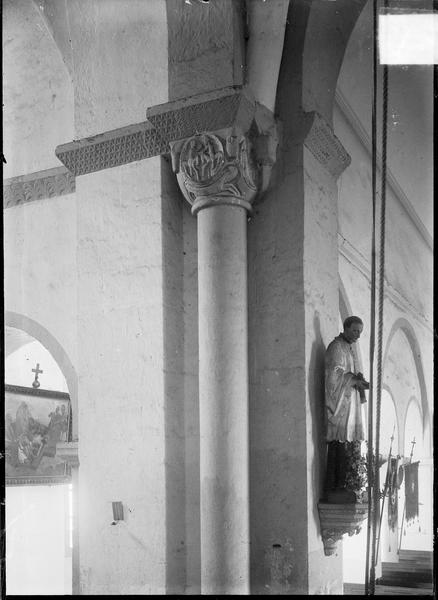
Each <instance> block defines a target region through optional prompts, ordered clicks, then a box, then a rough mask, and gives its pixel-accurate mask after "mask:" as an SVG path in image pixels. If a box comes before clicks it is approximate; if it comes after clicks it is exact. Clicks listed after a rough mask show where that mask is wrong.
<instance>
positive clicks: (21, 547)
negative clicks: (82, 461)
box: [5, 326, 73, 595]
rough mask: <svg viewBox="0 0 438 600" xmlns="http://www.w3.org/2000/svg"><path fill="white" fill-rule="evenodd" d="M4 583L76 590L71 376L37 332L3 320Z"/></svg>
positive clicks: (23, 590)
mask: <svg viewBox="0 0 438 600" xmlns="http://www.w3.org/2000/svg"><path fill="white" fill-rule="evenodd" d="M5 384H6V385H5V420H6V428H5V429H6V432H5V433H6V439H5V446H6V448H5V449H6V462H5V474H6V490H5V496H6V532H7V533H6V537H7V539H6V590H7V593H8V594H9V595H17V594H18V595H34V594H47V595H49V594H50V595H52V594H59V595H69V594H71V593H72V563H73V560H72V557H73V485H72V481H71V470H70V469H69V467H68V466H67V465H66V463H65V461H64V460H63V459H62V458H61V457H59V454H58V455H57V450H58V445H59V443H68V442H69V441H70V440H71V433H72V432H71V423H72V420H71V402H70V394H69V389H68V384H67V380H66V378H65V376H64V374H63V372H62V370H61V368H60V366H59V365H58V363H57V361H56V360H55V358H54V357H53V355H52V354H51V353H50V352H49V350H48V349H47V348H46V347H45V346H44V345H43V344H42V343H41V342H40V341H39V340H38V339H36V338H35V337H34V336H33V335H31V334H30V333H28V332H27V331H24V330H22V329H19V328H17V327H10V326H6V327H5Z"/></svg>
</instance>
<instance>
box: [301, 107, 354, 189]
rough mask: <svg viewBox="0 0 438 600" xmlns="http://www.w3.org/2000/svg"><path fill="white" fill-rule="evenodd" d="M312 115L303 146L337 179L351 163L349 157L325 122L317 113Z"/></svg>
mask: <svg viewBox="0 0 438 600" xmlns="http://www.w3.org/2000/svg"><path fill="white" fill-rule="evenodd" d="M312 114H313V122H312V125H311V127H310V131H309V133H308V134H307V136H306V139H305V140H304V144H305V145H306V147H307V148H308V149H309V150H310V151H311V153H312V154H313V155H314V157H315V158H316V159H317V160H318V161H319V162H320V163H321V164H322V165H323V167H325V168H326V169H327V171H329V173H331V174H332V175H333V177H334V178H335V179H337V178H338V177H339V176H340V175H341V173H342V172H343V171H344V170H345V169H346V168H347V167H348V165H349V164H350V163H351V157H350V155H349V154H348V153H347V152H346V150H345V148H344V147H343V145H342V144H341V142H340V141H339V140H338V138H337V137H336V136H335V134H334V133H333V131H332V129H331V127H329V125H328V124H327V123H326V121H325V120H324V119H323V118H322V117H321V116H320V115H319V114H318V113H317V112H314V113H312Z"/></svg>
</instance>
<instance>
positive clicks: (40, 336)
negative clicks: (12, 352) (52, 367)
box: [5, 311, 78, 440]
mask: <svg viewBox="0 0 438 600" xmlns="http://www.w3.org/2000/svg"><path fill="white" fill-rule="evenodd" d="M5 327H12V328H14V329H17V330H21V331H22V332H24V335H22V336H21V339H22V341H23V343H28V342H30V341H32V340H33V339H35V340H37V341H38V342H40V343H41V344H42V345H43V346H44V348H46V350H47V351H48V352H49V353H50V354H51V355H52V357H53V359H54V360H55V362H56V363H57V365H58V366H59V368H60V370H61V372H62V374H63V375H64V377H65V380H66V382H67V387H68V392H69V394H70V400H71V407H72V437H73V440H76V439H77V438H78V380H77V375H76V371H75V369H74V367H73V364H72V362H71V360H70V358H69V356H68V355H67V353H66V352H65V350H64V348H63V347H62V346H61V344H60V343H59V342H58V341H57V340H56V338H55V337H54V336H53V335H52V334H51V333H50V332H49V331H48V330H47V329H46V328H45V327H43V326H42V325H40V324H39V323H37V321H34V320H33V319H30V318H29V317H26V316H25V315H21V314H18V313H15V312H12V311H6V312H5ZM17 343H20V342H19V341H18V342H17Z"/></svg>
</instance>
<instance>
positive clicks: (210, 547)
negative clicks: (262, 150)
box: [198, 205, 249, 594]
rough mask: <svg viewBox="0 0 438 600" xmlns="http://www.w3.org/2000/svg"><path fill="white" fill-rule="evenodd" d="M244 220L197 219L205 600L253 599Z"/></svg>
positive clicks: (239, 211)
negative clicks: (215, 598) (216, 599)
mask: <svg viewBox="0 0 438 600" xmlns="http://www.w3.org/2000/svg"><path fill="white" fill-rule="evenodd" d="M246 219H247V216H246V210H245V209H244V208H242V207H239V206H230V205H219V206H211V207H209V208H205V209H203V210H200V212H199V213H198V267H199V275H198V277H199V404H200V478H201V565H202V566H201V569H202V575H201V577H202V593H203V594H231V593H236V594H248V593H249V497H248V351H247V340H248V326H247V249H246Z"/></svg>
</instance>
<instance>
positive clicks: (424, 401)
mask: <svg viewBox="0 0 438 600" xmlns="http://www.w3.org/2000/svg"><path fill="white" fill-rule="evenodd" d="M399 330H401V331H402V332H403V333H404V334H405V336H406V339H407V341H408V344H409V346H410V348H411V352H412V357H413V359H414V363H415V368H416V375H417V377H418V382H419V386H420V394H421V397H420V399H419V401H418V402H419V408H420V414H421V416H422V425H423V440H424V447H425V448H427V449H428V451H429V452H431V440H430V411H429V403H428V397H427V388H426V380H425V377H424V369H423V359H422V356H421V349H420V345H419V343H418V339H417V336H416V334H415V331H414V328H413V326H412V325H411V323H410V322H409V321H408V320H407V319H406V318H404V317H400V318H398V319H397V320H396V321H395V322H394V323H393V325H392V327H391V329H390V332H389V334H388V338H387V340H386V345H385V351H384V354H383V361H382V364H383V369H384V368H385V364H386V361H387V358H388V353H389V349H390V347H391V342H392V339H393V337H394V335H395V334H396V333H397V331H399ZM411 402H412V398H411V400H410V401H409V404H408V406H409V405H410V403H411ZM406 414H407V412H406ZM403 426H405V424H403ZM403 431H404V429H403Z"/></svg>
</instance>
